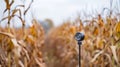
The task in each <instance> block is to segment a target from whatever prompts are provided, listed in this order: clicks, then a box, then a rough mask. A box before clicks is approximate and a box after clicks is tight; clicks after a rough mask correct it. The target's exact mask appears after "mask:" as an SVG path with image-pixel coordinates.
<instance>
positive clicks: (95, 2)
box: [0, 0, 115, 26]
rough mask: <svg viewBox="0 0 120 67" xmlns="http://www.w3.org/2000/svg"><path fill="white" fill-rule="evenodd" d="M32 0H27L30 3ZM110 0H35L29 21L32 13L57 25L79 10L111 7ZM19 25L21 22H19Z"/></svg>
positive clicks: (87, 10)
mask: <svg viewBox="0 0 120 67" xmlns="http://www.w3.org/2000/svg"><path fill="white" fill-rule="evenodd" d="M15 1H16V2H15V3H16V4H21V2H20V0H15ZM114 1H115V0H114ZM0 2H1V4H0V19H1V18H2V12H3V8H4V7H5V6H3V5H5V4H4V3H3V2H4V1H3V0H0ZM29 2H30V0H26V4H29ZM109 5H110V0H34V3H33V4H32V7H31V9H30V11H29V12H28V14H27V22H28V23H29V25H30V19H31V16H30V15H31V13H32V14H33V15H34V17H35V18H37V19H38V20H44V19H46V18H49V19H52V20H53V21H54V24H55V25H56V26H57V25H59V24H61V23H63V21H64V20H67V19H69V18H75V17H76V15H77V13H78V12H82V11H85V12H86V13H89V12H91V11H94V10H97V11H98V12H101V10H102V9H103V8H104V7H107V8H109V7H110V6H109ZM18 25H19V24H18Z"/></svg>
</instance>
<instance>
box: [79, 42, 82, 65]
mask: <svg viewBox="0 0 120 67" xmlns="http://www.w3.org/2000/svg"><path fill="white" fill-rule="evenodd" d="M81 44H82V43H81V42H80V41H78V46H79V55H78V56H79V57H78V61H79V67H81Z"/></svg>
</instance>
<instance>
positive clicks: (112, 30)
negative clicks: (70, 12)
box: [0, 0, 120, 67]
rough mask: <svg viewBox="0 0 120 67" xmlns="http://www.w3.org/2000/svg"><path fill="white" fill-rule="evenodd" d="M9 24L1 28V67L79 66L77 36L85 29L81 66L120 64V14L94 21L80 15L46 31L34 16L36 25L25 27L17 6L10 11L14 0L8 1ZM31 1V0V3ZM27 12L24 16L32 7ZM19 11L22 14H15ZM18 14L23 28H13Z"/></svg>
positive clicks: (94, 66) (96, 18) (100, 17)
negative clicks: (11, 24)
mask: <svg viewBox="0 0 120 67" xmlns="http://www.w3.org/2000/svg"><path fill="white" fill-rule="evenodd" d="M5 2H6V9H5V11H4V13H5V12H7V11H8V12H7V13H8V16H7V17H5V18H3V19H2V20H1V21H0V22H2V21H4V20H6V19H7V22H8V25H7V26H6V27H4V28H3V27H0V67H78V45H77V42H76V40H75V39H74V35H75V34H76V33H77V32H83V33H84V34H85V39H84V41H83V42H82V46H81V67H120V13H119V12H118V13H116V15H114V16H113V15H112V12H111V13H110V15H109V16H106V17H105V18H103V17H102V15H101V14H98V15H97V16H96V17H92V19H91V20H84V21H83V20H82V19H80V18H79V17H78V18H76V20H74V21H66V22H65V23H64V24H62V25H60V26H58V27H55V28H54V27H53V28H52V29H51V30H50V31H49V32H48V33H47V34H45V32H44V31H45V30H44V29H43V27H42V25H40V24H39V23H38V22H37V20H35V19H33V21H32V23H33V25H32V26H31V27H28V28H25V22H26V21H25V20H24V18H22V17H21V11H20V9H17V7H23V8H24V5H18V6H16V8H15V9H14V10H12V12H11V11H10V10H11V9H10V8H11V6H12V4H13V3H14V0H13V1H12V2H11V3H9V0H5ZM31 3H32V2H31ZM31 3H30V5H29V7H28V8H27V9H26V10H25V11H24V14H23V15H24V16H25V15H26V12H27V11H28V10H29V8H30V6H31ZM16 12H18V13H19V15H16ZM14 16H16V17H18V18H19V19H20V20H21V22H22V28H10V23H11V22H12V21H11V19H12V18H14Z"/></svg>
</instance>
